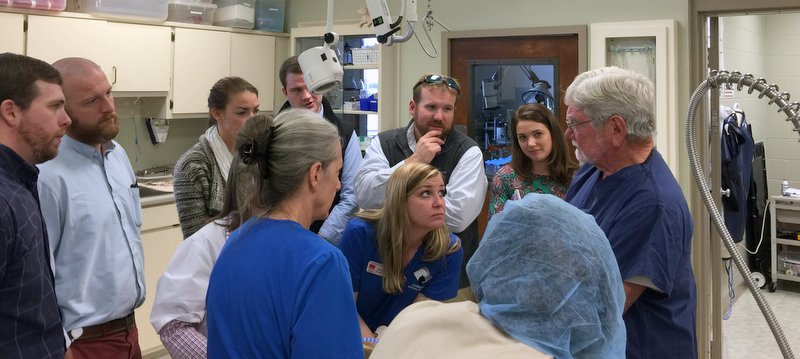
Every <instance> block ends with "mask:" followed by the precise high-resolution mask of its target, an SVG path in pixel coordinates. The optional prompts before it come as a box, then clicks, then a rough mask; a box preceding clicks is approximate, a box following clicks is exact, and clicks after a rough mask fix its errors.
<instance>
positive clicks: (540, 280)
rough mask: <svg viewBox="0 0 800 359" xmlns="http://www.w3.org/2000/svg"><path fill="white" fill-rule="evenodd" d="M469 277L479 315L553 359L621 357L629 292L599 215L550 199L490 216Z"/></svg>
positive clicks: (531, 198) (540, 197)
mask: <svg viewBox="0 0 800 359" xmlns="http://www.w3.org/2000/svg"><path fill="white" fill-rule="evenodd" d="M467 275H468V276H469V279H470V283H472V290H473V291H474V293H475V297H476V298H477V299H478V305H479V307H480V311H481V314H482V315H483V316H484V317H486V318H487V319H489V320H491V321H492V322H494V323H495V324H496V325H497V326H499V327H500V328H502V329H503V330H504V331H505V332H506V333H508V334H509V335H511V336H512V337H514V338H515V339H517V340H519V341H520V342H522V343H525V344H527V345H529V346H531V347H533V348H536V349H538V350H540V351H542V352H544V353H547V354H550V355H552V356H553V357H555V358H559V359H563V358H624V357H625V323H624V322H623V320H622V312H623V308H624V305H625V290H624V289H623V287H622V279H621V277H620V272H619V268H618V267H617V262H616V259H615V258H614V253H613V252H612V251H611V246H610V245H609V243H608V239H607V238H606V236H605V234H604V233H603V231H602V230H601V229H600V227H598V226H597V224H596V223H595V220H594V217H592V216H590V215H588V214H586V213H583V212H582V211H581V210H579V209H577V208H575V207H573V206H572V205H570V204H568V203H567V202H564V201H563V200H561V199H560V198H558V197H556V196H553V195H548V194H536V193H531V194H528V195H527V196H525V197H524V198H523V199H521V200H517V201H508V202H506V204H505V207H504V209H503V211H502V212H501V213H499V214H496V215H494V216H492V218H491V220H490V221H489V225H488V227H487V228H486V233H485V234H484V236H483V239H482V240H481V242H480V246H479V247H478V250H477V251H476V252H475V254H474V255H473V256H472V259H470V261H469V263H468V264H467Z"/></svg>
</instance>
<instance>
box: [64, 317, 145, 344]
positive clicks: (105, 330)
mask: <svg viewBox="0 0 800 359" xmlns="http://www.w3.org/2000/svg"><path fill="white" fill-rule="evenodd" d="M134 326H136V317H135V316H134V315H133V312H131V314H128V315H127V316H125V317H124V318H119V319H114V320H110V321H107V322H105V323H103V324H97V325H90V326H88V327H83V328H81V329H83V333H81V335H80V336H79V337H78V338H76V340H80V339H92V338H99V337H104V336H106V335H110V334H114V333H119V332H121V331H123V330H128V329H131V328H133V327H134Z"/></svg>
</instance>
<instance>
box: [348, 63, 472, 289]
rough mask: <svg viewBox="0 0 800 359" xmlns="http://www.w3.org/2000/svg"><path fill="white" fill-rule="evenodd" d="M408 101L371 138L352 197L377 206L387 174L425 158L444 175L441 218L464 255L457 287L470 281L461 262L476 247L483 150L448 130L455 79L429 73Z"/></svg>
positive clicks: (362, 204) (368, 206)
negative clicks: (401, 115)
mask: <svg viewBox="0 0 800 359" xmlns="http://www.w3.org/2000/svg"><path fill="white" fill-rule="evenodd" d="M413 90H414V97H413V99H412V100H411V102H410V103H409V104H408V110H409V113H410V115H411V117H412V119H411V122H410V123H409V125H408V126H407V127H401V128H396V129H393V130H388V131H384V132H381V133H379V134H378V137H377V138H374V139H373V141H372V142H371V143H370V145H369V147H368V148H367V151H366V156H365V157H364V163H363V165H362V166H361V168H360V169H359V171H358V175H357V176H356V188H355V190H356V203H358V205H359V207H361V208H363V209H372V208H380V207H381V206H383V199H384V198H383V197H384V193H385V192H386V183H387V182H388V181H389V176H391V175H392V172H394V170H395V169H396V168H398V167H399V166H401V165H403V164H404V163H406V162H421V163H426V164H430V165H432V166H434V167H436V168H437V169H439V171H441V172H442V175H443V176H444V182H445V186H446V187H445V188H446V190H447V194H446V195H445V207H446V214H445V217H446V222H447V226H448V227H450V230H451V231H453V232H454V233H455V234H456V235H458V237H459V238H460V239H461V246H462V247H463V249H464V260H463V261H462V264H461V288H464V287H467V286H469V280H468V279H467V276H466V275H465V273H464V268H465V266H466V264H467V262H469V258H470V257H471V256H472V253H474V252H475V249H477V247H478V225H477V221H476V218H477V217H478V213H480V211H481V208H482V207H483V202H484V199H485V197H486V188H487V180H486V173H485V171H484V168H483V153H482V152H481V150H480V148H479V147H478V144H476V143H475V141H473V140H472V139H471V138H469V137H467V136H466V135H465V134H463V133H461V132H458V131H453V130H452V129H453V115H454V111H455V108H456V100H457V99H458V96H459V95H460V94H461V90H460V88H459V86H458V82H456V80H455V79H453V78H450V77H446V76H442V75H436V74H429V75H425V76H422V77H421V78H420V79H419V81H417V83H416V84H415V85H414V89H413Z"/></svg>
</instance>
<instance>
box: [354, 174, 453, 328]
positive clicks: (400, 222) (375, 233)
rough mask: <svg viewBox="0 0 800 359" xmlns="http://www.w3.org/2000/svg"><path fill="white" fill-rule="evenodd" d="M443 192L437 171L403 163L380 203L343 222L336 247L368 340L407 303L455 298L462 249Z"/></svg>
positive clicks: (390, 180) (442, 181)
mask: <svg viewBox="0 0 800 359" xmlns="http://www.w3.org/2000/svg"><path fill="white" fill-rule="evenodd" d="M444 195H445V185H444V180H443V178H442V174H441V172H439V170H437V169H436V168H435V167H433V166H431V165H427V164H422V163H406V164H404V165H402V166H400V167H399V168H398V169H397V170H396V171H394V173H392V175H391V177H389V182H388V183H387V186H386V197H385V198H386V201H385V203H384V207H383V208H382V209H378V210H370V211H362V212H359V213H357V214H356V218H354V219H352V220H350V222H349V223H348V224H347V227H346V228H345V231H344V234H343V235H342V241H341V243H339V247H340V248H341V249H342V252H343V253H344V255H345V257H347V261H348V263H349V264H350V277H351V278H352V282H353V290H354V293H355V298H356V307H357V308H358V318H359V321H360V324H361V335H362V336H363V338H364V339H365V340H366V341H367V342H370V341H373V340H374V338H375V330H376V329H377V328H378V327H380V326H386V325H389V323H390V322H391V321H392V319H394V317H395V316H396V315H397V313H399V312H400V311H401V310H403V308H405V307H407V306H408V305H410V304H411V303H414V302H416V301H420V300H425V299H434V300H447V299H450V298H453V297H455V295H456V292H457V290H458V284H459V280H460V270H461V258H462V250H461V242H460V241H459V239H458V237H456V235H454V234H452V233H450V230H449V229H448V228H447V224H446V223H445V204H444Z"/></svg>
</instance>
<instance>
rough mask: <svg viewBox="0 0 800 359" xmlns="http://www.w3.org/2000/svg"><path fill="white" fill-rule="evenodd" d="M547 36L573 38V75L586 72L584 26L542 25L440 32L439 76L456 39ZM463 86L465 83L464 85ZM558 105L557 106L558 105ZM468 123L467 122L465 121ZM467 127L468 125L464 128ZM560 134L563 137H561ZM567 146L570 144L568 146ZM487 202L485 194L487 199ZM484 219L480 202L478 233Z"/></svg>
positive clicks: (446, 68) (562, 86)
mask: <svg viewBox="0 0 800 359" xmlns="http://www.w3.org/2000/svg"><path fill="white" fill-rule="evenodd" d="M537 36H542V37H547V36H574V37H576V38H577V47H578V55H577V57H578V59H577V62H578V68H577V74H581V73H583V72H585V71H586V70H587V66H588V62H589V61H588V51H589V47H588V25H572V26H545V27H526V28H513V29H487V30H467V31H449V32H443V33H442V42H441V43H442V50H441V53H440V54H441V56H440V58H441V61H442V63H441V68H442V73H443V74H449V75H452V73H451V70H452V69H451V68H450V60H451V59H450V56H451V53H452V51H451V44H452V41H451V40H457V39H478V38H490V37H502V38H509V37H537ZM572 80H573V79H560V80H559V81H560V83H559V87H560V89H561V91H562V93H563V91H565V90H566V88H567V85H569V84H571V83H572ZM464 86H466V84H464ZM558 98H559V99H560V101H559V102H560V103H563V99H561V96H559V97H558ZM463 100H464V99H463V98H462V99H460V100H459V102H461V101H463ZM464 106H468V105H464V103H463V102H462V103H461V105H460V107H461V108H466V107H464ZM559 106H560V105H559ZM560 113H561V114H560V117H561V119H559V120H561V121H563V118H564V116H566V108H563V109H561V111H560ZM467 122H468V121H467ZM465 127H467V128H468V123H467V126H465ZM562 135H563V134H562ZM570 145H571V144H570ZM486 201H488V192H487V198H486ZM487 221H488V218H487V214H486V203H484V206H483V210H482V211H481V213H480V214H479V215H478V231H479V233H480V234H482V233H483V231H484V230H485V228H486V224H487Z"/></svg>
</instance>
